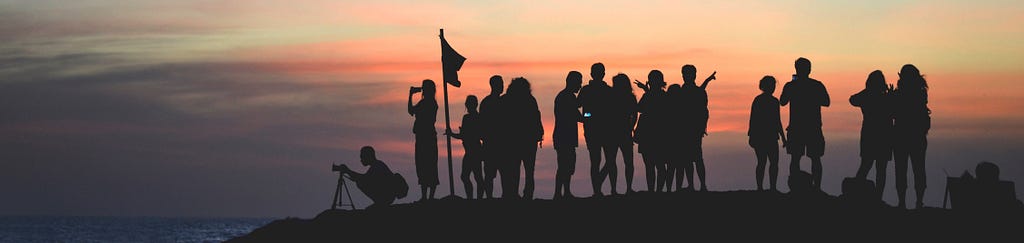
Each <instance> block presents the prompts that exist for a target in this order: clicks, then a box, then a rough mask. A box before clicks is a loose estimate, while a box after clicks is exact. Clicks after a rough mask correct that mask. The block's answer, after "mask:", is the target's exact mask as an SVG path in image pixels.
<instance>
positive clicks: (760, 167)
mask: <svg viewBox="0 0 1024 243" xmlns="http://www.w3.org/2000/svg"><path fill="white" fill-rule="evenodd" d="M775 84H776V81H775V77H772V76H764V78H761V81H760V83H759V84H758V87H759V88H760V89H761V94H760V95H758V96H757V97H755V98H754V102H753V103H752V104H751V105H750V126H749V127H748V129H747V136H749V137H750V138H749V139H748V140H747V143H748V144H750V147H751V148H754V155H755V156H757V168H756V169H755V170H754V173H755V175H756V177H757V190H758V191H761V190H764V167H765V163H766V162H767V163H768V181H769V188H770V190H771V191H773V192H777V191H778V189H776V187H775V185H776V184H777V183H776V182H777V181H778V178H779V138H782V144H783V146H785V144H786V133H784V132H782V117H781V116H780V115H779V99H776V98H775V96H772V94H773V93H775Z"/></svg>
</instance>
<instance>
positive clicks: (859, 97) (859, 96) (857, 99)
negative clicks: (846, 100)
mask: <svg viewBox="0 0 1024 243" xmlns="http://www.w3.org/2000/svg"><path fill="white" fill-rule="evenodd" d="M865 92H867V90H862V91H860V92H858V93H856V94H853V95H851V96H850V105H853V106H855V107H860V106H861V105H863V103H864V97H863V96H864V93H865Z"/></svg>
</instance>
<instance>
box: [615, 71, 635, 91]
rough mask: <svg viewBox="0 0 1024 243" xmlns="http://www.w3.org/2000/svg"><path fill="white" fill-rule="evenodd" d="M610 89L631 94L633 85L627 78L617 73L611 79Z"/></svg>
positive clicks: (623, 74)
mask: <svg viewBox="0 0 1024 243" xmlns="http://www.w3.org/2000/svg"><path fill="white" fill-rule="evenodd" d="M612 87H613V88H614V89H615V90H619V91H622V92H629V93H633V84H632V83H630V82H629V76H626V74H625V73H619V74H616V75H615V76H614V77H612Z"/></svg>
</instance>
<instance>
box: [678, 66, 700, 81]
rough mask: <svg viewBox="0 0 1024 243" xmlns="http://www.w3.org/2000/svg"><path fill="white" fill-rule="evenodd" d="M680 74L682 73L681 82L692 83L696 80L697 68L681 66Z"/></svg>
mask: <svg viewBox="0 0 1024 243" xmlns="http://www.w3.org/2000/svg"><path fill="white" fill-rule="evenodd" d="M682 72H683V82H686V83H693V82H694V80H697V67H694V66H693V65H691V64H686V65H683V70H682Z"/></svg>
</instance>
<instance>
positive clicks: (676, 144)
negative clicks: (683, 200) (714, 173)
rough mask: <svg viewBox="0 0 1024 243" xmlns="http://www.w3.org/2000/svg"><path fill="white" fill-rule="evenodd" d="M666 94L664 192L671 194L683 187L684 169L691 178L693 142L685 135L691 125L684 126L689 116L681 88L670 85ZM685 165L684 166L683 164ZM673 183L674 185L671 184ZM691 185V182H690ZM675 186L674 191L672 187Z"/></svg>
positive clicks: (677, 85)
mask: <svg viewBox="0 0 1024 243" xmlns="http://www.w3.org/2000/svg"><path fill="white" fill-rule="evenodd" d="M666 93H667V94H668V104H667V105H666V106H667V107H666V108H667V109H668V110H669V112H668V114H667V115H666V117H665V124H666V126H665V128H664V129H663V130H662V131H663V132H664V133H665V134H666V135H665V136H666V139H665V143H666V144H665V146H666V147H665V148H664V149H665V160H666V161H667V163H666V164H665V172H666V173H667V176H666V177H665V181H663V183H665V191H667V192H673V191H677V190H679V189H682V187H683V185H682V184H683V179H685V178H686V174H685V172H686V169H690V176H691V177H692V176H693V167H692V165H693V164H692V163H690V162H691V161H693V153H694V152H693V148H694V147H695V146H694V145H693V142H690V141H688V140H690V138H691V137H692V136H689V135H688V134H686V131H687V129H690V128H692V126H691V125H688V124H684V123H685V121H686V120H687V118H690V117H688V116H687V115H689V114H691V113H690V112H688V111H687V110H686V108H687V107H686V105H685V104H686V102H685V101H684V99H683V88H682V86H680V85H679V84H672V85H669V86H668V89H667V90H666ZM684 163H686V164H684ZM673 181H674V182H675V183H673ZM690 183H691V185H692V183H693V180H692V179H691V181H690ZM673 185H674V186H675V188H676V189H675V190H673V189H672V186H673Z"/></svg>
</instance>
